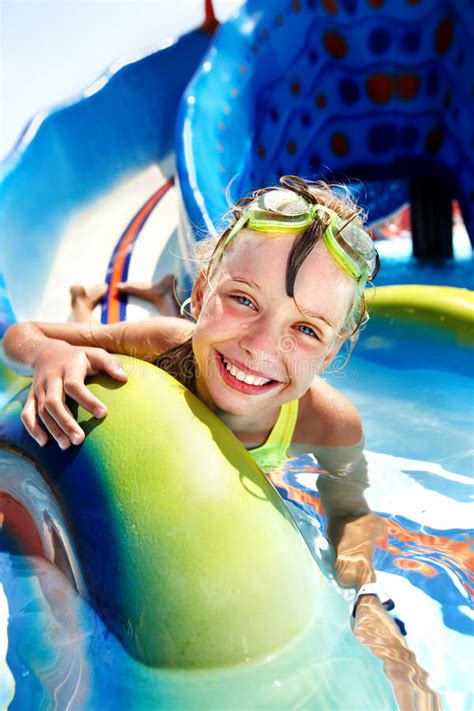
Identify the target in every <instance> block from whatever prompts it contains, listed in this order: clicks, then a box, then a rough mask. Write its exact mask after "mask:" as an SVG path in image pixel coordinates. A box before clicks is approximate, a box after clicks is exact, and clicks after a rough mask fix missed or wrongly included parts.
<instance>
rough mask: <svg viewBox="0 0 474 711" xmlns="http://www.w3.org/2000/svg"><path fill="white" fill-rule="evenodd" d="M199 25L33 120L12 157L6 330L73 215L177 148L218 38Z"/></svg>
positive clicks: (37, 285) (6, 167) (2, 314)
mask: <svg viewBox="0 0 474 711" xmlns="http://www.w3.org/2000/svg"><path fill="white" fill-rule="evenodd" d="M209 31H210V28H209V27H206V26H203V28H200V29H196V30H194V31H192V32H190V33H188V34H185V35H184V36H182V37H180V38H178V39H176V40H174V41H172V42H170V41H166V42H164V43H162V45H161V46H159V47H158V48H157V49H156V50H155V51H152V52H151V53H148V54H146V55H144V56H139V57H134V58H132V59H131V60H124V61H120V60H119V61H117V62H115V63H114V64H113V65H112V66H111V67H110V69H109V70H108V71H107V72H106V73H105V74H103V75H102V76H101V77H100V78H99V79H98V80H97V81H96V82H95V83H94V84H93V85H92V86H90V87H88V88H87V89H85V90H84V91H83V92H82V93H81V94H80V95H78V96H77V97H75V98H74V99H73V100H72V101H69V102H67V103H65V104H63V105H61V106H57V107H53V108H52V109H50V110H46V111H43V112H40V113H39V114H38V115H37V116H35V117H34V118H33V120H32V121H31V122H30V124H29V125H28V126H27V127H26V129H25V131H24V132H23V134H22V136H21V137H20V139H19V141H18V143H17V145H16V147H15V148H14V150H13V151H12V152H11V154H10V155H9V156H8V157H7V159H6V160H5V161H4V163H3V164H2V176H1V195H2V200H1V203H0V336H1V335H3V332H4V331H5V329H6V328H7V327H8V325H9V324H10V323H11V322H12V321H13V320H15V313H16V312H18V311H19V313H20V316H21V317H23V318H25V317H28V314H29V313H31V308H30V307H31V304H34V303H35V302H37V301H38V300H39V299H40V298H41V296H42V293H43V288H44V283H45V281H46V277H47V275H48V273H49V270H50V266H51V262H52V259H53V256H54V255H55V254H56V252H57V250H58V246H59V243H60V241H61V236H62V231H63V229H64V226H65V225H66V223H67V222H68V220H69V219H70V218H71V216H72V215H73V214H74V213H75V212H76V211H77V210H78V209H80V208H82V207H84V206H85V205H87V203H88V202H90V201H91V200H93V199H94V198H95V197H97V196H99V195H101V194H104V193H106V192H107V190H108V189H109V188H110V187H111V186H113V185H114V184H115V183H116V182H117V181H119V180H121V179H123V178H124V177H126V176H127V175H131V174H133V173H134V172H136V171H138V170H140V169H142V168H145V167H146V166H149V165H152V164H156V163H159V162H160V161H162V160H163V159H165V158H166V157H167V156H170V155H171V154H172V152H173V150H174V127H175V121H176V112H177V107H178V103H179V99H180V97H181V95H182V93H183V91H184V88H185V86H186V84H187V83H188V81H189V79H190V78H191V76H192V74H193V72H194V71H195V68H196V66H197V65H198V63H199V61H200V59H201V57H202V56H203V54H204V52H205V50H206V48H207V46H208V44H209Z"/></svg>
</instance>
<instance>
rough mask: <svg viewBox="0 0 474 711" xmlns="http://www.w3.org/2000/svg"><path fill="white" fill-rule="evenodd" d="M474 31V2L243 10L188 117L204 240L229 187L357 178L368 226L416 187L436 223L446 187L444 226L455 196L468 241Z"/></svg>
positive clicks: (191, 94) (192, 205) (198, 225)
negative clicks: (285, 179) (434, 189)
mask: <svg viewBox="0 0 474 711" xmlns="http://www.w3.org/2000/svg"><path fill="white" fill-rule="evenodd" d="M473 27H474V5H473V3H472V2H469V0H456V1H454V0H431V1H430V2H416V1H414V0H412V1H408V0H407V1H402V0H391V1H384V0H372V1H371V2H357V1H356V0H341V1H340V2H335V1H333V0H323V1H322V2H315V1H314V0H313V1H310V0H308V1H305V2H303V1H302V0H301V1H300V0H274V1H273V2H271V3H267V2H264V1H263V0H248V2H246V4H245V5H244V6H243V7H242V9H241V11H240V14H239V15H238V16H237V17H236V18H234V19H231V20H229V21H228V22H226V23H225V24H224V25H223V26H222V27H221V28H220V29H219V31H218V32H217V34H216V36H215V38H214V41H213V43H212V45H211V47H210V49H209V51H208V53H207V55H206V57H205V59H204V61H203V63H202V64H201V68H200V70H199V71H198V72H197V73H196V75H195V76H194V79H193V81H192V82H191V84H190V85H189V86H188V89H187V91H186V94H185V95H184V97H183V100H182V103H181V107H180V112H179V121H178V126H177V164H178V174H179V180H180V185H181V190H182V194H183V197H184V202H185V206H186V209H187V215H188V219H189V222H190V224H191V225H192V227H193V228H194V229H195V231H196V233H197V234H198V236H199V235H200V234H201V233H202V231H204V232H210V233H213V232H214V231H215V230H216V229H218V227H219V220H220V217H221V215H222V214H223V213H224V212H225V211H226V210H227V209H228V202H227V198H226V190H227V188H228V187H229V186H231V187H230V192H229V194H230V198H231V199H232V200H235V199H237V198H239V197H241V196H242V195H245V194H248V193H249V192H250V191H251V190H252V189H255V188H257V187H260V186H261V185H265V184H272V183H275V182H277V180H278V178H279V176H281V175H283V174H296V175H302V176H305V177H308V178H313V179H314V178H319V177H326V178H331V179H337V180H343V181H345V182H346V181H351V183H352V188H353V190H354V192H355V193H356V194H358V197H359V199H360V202H362V204H363V205H364V206H365V207H366V208H367V210H368V213H369V220H370V221H371V222H374V221H377V220H379V219H381V218H383V217H385V216H387V215H389V214H390V213H391V212H393V211H394V210H395V209H397V208H398V207H400V206H401V205H402V204H403V203H405V202H406V201H407V200H408V199H409V198H410V191H411V189H412V181H413V180H415V181H416V179H419V180H421V181H422V186H424V190H425V193H426V192H427V193H428V194H427V195H426V194H425V200H427V201H428V207H427V208H426V209H425V211H424V213H423V216H422V221H423V220H424V221H425V222H427V221H429V212H430V209H431V211H432V210H433V209H435V208H436V203H437V201H438V200H439V198H438V197H435V198H434V197H433V194H430V191H429V185H430V183H429V181H430V180H435V181H438V180H439V181H441V182H440V185H441V186H445V187H444V188H443V187H441V188H440V189H441V192H443V189H444V190H445V191H448V190H449V191H450V193H451V194H450V195H449V201H448V203H447V204H448V217H447V222H448V223H449V224H448V229H449V230H450V229H451V213H450V199H451V197H453V198H457V199H458V200H459V203H460V205H461V210H462V215H463V218H464V222H465V224H466V227H467V230H468V232H469V234H470V237H471V240H473V239H474V153H473V141H474V136H473V132H472V126H473V121H474V85H473V80H472V73H470V67H472V66H473V63H474V42H473V40H474V36H473V29H472V28H473ZM446 186H448V187H447V188H446ZM427 188H428V190H427ZM438 188H439V186H438ZM430 198H431V199H430ZM430 203H431V204H430Z"/></svg>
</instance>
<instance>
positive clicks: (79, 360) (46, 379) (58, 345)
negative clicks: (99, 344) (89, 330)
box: [21, 339, 127, 449]
mask: <svg viewBox="0 0 474 711" xmlns="http://www.w3.org/2000/svg"><path fill="white" fill-rule="evenodd" d="M32 366H33V369H34V373H33V383H32V386H31V389H30V392H29V394H28V398H27V400H26V404H25V407H24V408H23V412H22V413H21V420H22V422H23V424H24V426H25V428H26V430H27V431H28V433H29V434H30V435H31V436H32V437H33V439H35V440H36V441H37V442H38V444H39V445H40V446H43V445H44V444H46V442H47V441H48V436H47V434H46V432H45V431H44V429H43V427H41V425H40V420H41V422H42V424H43V425H44V428H45V429H46V430H47V431H48V432H49V433H50V434H51V435H52V436H53V437H54V439H55V440H56V441H57V443H58V445H59V446H60V447H61V449H67V448H68V447H69V446H70V444H81V442H82V441H83V440H84V431H83V430H82V429H81V428H80V427H79V425H78V423H77V422H76V420H75V419H74V417H73V415H72V413H71V411H70V409H69V408H68V406H67V405H66V396H69V397H71V398H72V399H73V400H75V401H76V402H77V403H78V404H79V405H81V407H83V408H84V409H85V410H87V411H88V412H90V413H91V414H92V415H94V417H105V415H106V414H107V408H106V407H105V405H104V404H103V403H102V402H100V400H98V399H97V398H96V397H94V395H92V393H91V392H90V391H89V390H88V389H87V387H86V386H85V384H84V381H85V379H86V377H87V376H90V375H96V374H97V373H99V372H101V371H103V372H105V373H107V374H108V375H110V377H112V378H114V379H115V380H119V381H121V382H125V381H126V380H127V374H126V372H125V370H124V369H123V367H122V364H121V362H120V361H119V360H118V358H115V357H114V356H112V355H110V353H107V351H105V350H103V349H102V348H93V347H82V346H72V345H70V344H69V343H66V342H65V341H60V340H56V339H47V341H46V343H45V344H44V345H42V346H41V347H40V348H38V351H37V353H36V354H35V358H34V362H33V363H32Z"/></svg>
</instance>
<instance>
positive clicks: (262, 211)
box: [222, 188, 379, 282]
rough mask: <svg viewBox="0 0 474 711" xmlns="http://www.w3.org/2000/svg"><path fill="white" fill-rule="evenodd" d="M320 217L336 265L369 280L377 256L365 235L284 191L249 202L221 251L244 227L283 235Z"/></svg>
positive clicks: (375, 268)
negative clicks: (324, 220)
mask: <svg viewBox="0 0 474 711" xmlns="http://www.w3.org/2000/svg"><path fill="white" fill-rule="evenodd" d="M320 215H325V216H327V217H329V222H328V224H327V225H326V227H325V230H324V232H323V235H322V240H323V242H324V244H325V245H326V247H327V249H328V251H329V252H330V254H332V256H333V257H334V259H336V261H337V262H338V263H339V264H340V266H341V267H342V268H343V269H344V270H345V271H346V272H347V273H348V274H350V275H351V276H352V277H353V278H354V279H357V280H358V281H359V282H366V281H371V279H373V278H374V276H375V274H376V273H377V271H378V266H379V257H378V254H377V250H376V249H375V247H374V244H373V242H372V239H371V238H370V236H369V235H368V234H367V232H366V231H365V230H364V229H363V228H362V227H361V226H360V225H358V224H355V223H354V222H352V221H351V220H349V221H347V220H344V219H342V218H341V217H339V215H338V214H337V213H336V212H335V211H334V210H331V209H330V208H329V207H326V206H325V205H318V204H312V203H310V202H308V201H307V200H306V199H305V198H304V197H303V196H302V195H298V194H297V193H296V192H295V191H293V190H289V189H286V188H282V189H275V190H268V191H267V192H265V193H262V194H261V195H259V197H258V198H256V199H255V200H253V201H252V202H250V203H249V204H248V205H247V206H246V207H245V209H244V213H243V215H242V216H241V217H240V218H239V219H238V220H237V222H236V223H235V225H234V226H233V227H232V229H231V231H230V232H229V234H228V235H227V237H226V239H225V241H224V243H223V245H222V246H223V248H225V247H226V246H227V245H228V244H229V242H230V241H231V240H232V239H233V238H234V237H235V236H236V234H238V232H240V230H241V229H243V227H245V226H246V225H247V226H248V227H250V229H252V230H255V231H257V232H274V233H275V232H276V233H283V234H284V233H286V232H292V231H295V230H296V231H298V230H302V229H304V228H305V227H308V226H309V225H310V224H311V223H312V222H313V221H314V220H315V219H316V218H319V219H321V218H320Z"/></svg>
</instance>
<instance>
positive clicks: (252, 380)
mask: <svg viewBox="0 0 474 711" xmlns="http://www.w3.org/2000/svg"><path fill="white" fill-rule="evenodd" d="M222 361H223V363H224V365H225V367H226V368H227V370H228V371H229V373H230V374H231V375H233V376H234V378H237V380H240V381H241V382H243V383H247V384H248V385H266V384H267V383H269V382H270V379H268V378H258V377H257V376H256V375H249V373H243V372H242V371H241V370H239V369H238V368H236V367H235V365H232V363H227V362H226V361H225V360H224V358H223V359H222Z"/></svg>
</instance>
